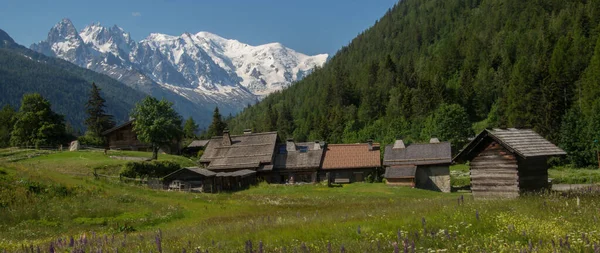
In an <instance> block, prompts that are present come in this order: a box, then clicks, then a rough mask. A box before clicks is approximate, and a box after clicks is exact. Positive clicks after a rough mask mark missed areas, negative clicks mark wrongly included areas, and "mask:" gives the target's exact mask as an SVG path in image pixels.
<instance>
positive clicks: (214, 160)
mask: <svg viewBox="0 0 600 253" xmlns="http://www.w3.org/2000/svg"><path fill="white" fill-rule="evenodd" d="M276 142H277V132H268V133H253V134H244V135H234V136H231V145H225V146H224V145H223V137H222V136H219V137H213V138H212V139H211V140H210V141H209V142H208V145H207V146H206V149H205V150H204V154H203V155H202V157H201V158H200V162H201V163H209V165H208V167H207V169H209V170H211V169H215V170H218V169H242V168H259V167H260V165H261V164H265V163H266V164H270V163H271V162H272V160H273V152H274V150H275V143H276Z"/></svg>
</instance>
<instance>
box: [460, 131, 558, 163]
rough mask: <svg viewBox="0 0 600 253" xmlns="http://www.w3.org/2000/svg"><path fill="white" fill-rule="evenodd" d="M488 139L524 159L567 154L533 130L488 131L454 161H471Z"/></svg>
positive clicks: (470, 144)
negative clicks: (479, 147)
mask: <svg viewBox="0 0 600 253" xmlns="http://www.w3.org/2000/svg"><path fill="white" fill-rule="evenodd" d="M487 137H489V138H492V139H493V140H495V141H496V142H498V143H499V144H500V145H502V146H503V147H504V148H506V149H507V150H509V151H510V152H513V153H516V154H517V155H519V156H521V157H523V158H528V157H537V156H555V155H566V154H567V153H566V152H565V151H564V150H562V149H560V148H559V147H557V146H556V145H554V144H552V143H551V142H550V141H548V140H546V139H544V137H542V136H541V135H539V134H538V133H536V132H535V131H533V130H531V129H516V128H509V129H493V130H489V129H486V130H483V131H482V132H481V133H480V134H479V135H477V137H475V139H474V140H473V141H471V143H469V145H467V147H465V148H464V149H463V150H462V151H461V152H460V153H459V154H458V155H456V157H455V158H454V160H459V161H463V160H469V159H470V157H472V156H473V154H471V153H473V151H474V150H476V148H477V147H478V146H479V144H481V143H484V140H485V139H487Z"/></svg>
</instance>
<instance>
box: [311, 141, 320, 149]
mask: <svg viewBox="0 0 600 253" xmlns="http://www.w3.org/2000/svg"><path fill="white" fill-rule="evenodd" d="M313 149H314V150H319V149H321V143H319V141H315V146H314V148H313Z"/></svg>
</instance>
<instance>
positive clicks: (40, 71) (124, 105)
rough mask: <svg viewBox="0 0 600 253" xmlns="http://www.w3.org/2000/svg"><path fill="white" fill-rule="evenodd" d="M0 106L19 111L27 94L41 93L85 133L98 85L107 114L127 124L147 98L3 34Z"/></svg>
mask: <svg viewBox="0 0 600 253" xmlns="http://www.w3.org/2000/svg"><path fill="white" fill-rule="evenodd" d="M0 77H1V78H0V90H2V92H1V93H0V106H3V105H7V104H10V105H12V106H13V107H18V106H19V105H20V103H21V98H22V97H23V95H24V94H26V93H34V92H35V93H39V94H41V95H42V96H44V97H45V98H46V99H48V100H49V101H50V102H51V103H52V108H53V110H55V111H56V112H57V113H59V114H63V115H65V116H66V118H65V119H66V121H67V122H68V123H69V124H70V125H71V126H73V127H74V128H76V129H78V130H80V131H82V130H83V129H84V122H85V118H86V102H87V100H88V94H89V93H90V90H91V88H92V85H91V84H92V82H95V83H96V84H97V86H98V87H99V88H101V89H102V91H101V94H102V97H104V98H105V99H106V105H107V107H106V112H107V113H108V114H111V115H114V117H115V120H116V121H118V122H123V121H126V120H127V119H128V117H129V112H130V110H131V108H133V106H134V104H135V102H137V101H139V100H141V99H143V98H144V97H145V96H146V95H145V94H143V93H141V92H139V91H136V90H134V89H131V88H129V87H127V86H126V85H124V84H122V83H120V82H118V81H116V80H114V79H112V78H110V77H108V76H106V75H103V74H98V73H96V72H94V71H91V70H87V69H84V68H80V67H78V66H76V65H74V64H72V63H69V62H67V61H64V60H60V59H57V58H52V57H47V56H45V55H43V54H40V53H37V52H34V51H32V50H29V49H27V48H25V47H22V46H20V45H18V44H16V43H15V42H14V41H13V40H12V38H11V37H10V36H9V35H8V34H6V33H5V32H4V31H2V30H0Z"/></svg>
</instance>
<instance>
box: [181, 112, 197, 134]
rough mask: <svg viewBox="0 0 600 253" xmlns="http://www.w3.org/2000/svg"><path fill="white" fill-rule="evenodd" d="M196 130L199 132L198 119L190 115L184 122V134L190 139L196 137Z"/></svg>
mask: <svg viewBox="0 0 600 253" xmlns="http://www.w3.org/2000/svg"><path fill="white" fill-rule="evenodd" d="M196 132H198V124H196V121H194V119H193V118H192V117H191V116H190V117H189V118H188V119H187V120H186V121H185V123H184V126H183V136H184V137H185V138H188V139H195V138H196Z"/></svg>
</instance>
